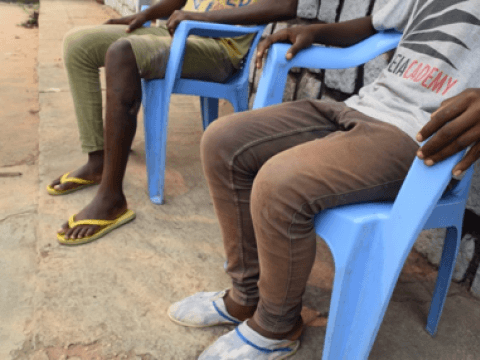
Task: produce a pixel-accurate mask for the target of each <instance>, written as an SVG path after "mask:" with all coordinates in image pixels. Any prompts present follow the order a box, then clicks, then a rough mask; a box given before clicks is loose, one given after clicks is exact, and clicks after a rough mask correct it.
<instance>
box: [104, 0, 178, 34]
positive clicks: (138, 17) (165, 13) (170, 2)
mask: <svg viewBox="0 0 480 360" xmlns="http://www.w3.org/2000/svg"><path fill="white" fill-rule="evenodd" d="M186 2H187V0H161V1H159V2H157V3H156V4H155V5H152V6H150V7H149V8H148V9H146V10H144V11H140V12H139V13H136V14H133V15H130V16H125V17H122V18H120V19H110V20H108V21H107V22H106V23H105V24H121V25H128V28H127V29H126V32H127V33H130V32H132V31H134V30H136V29H138V28H139V27H141V26H142V25H143V24H144V23H145V22H147V21H151V20H156V19H161V18H166V17H169V16H170V15H172V14H173V12H174V11H175V10H179V9H181V8H182V7H183V6H185V4H186Z"/></svg>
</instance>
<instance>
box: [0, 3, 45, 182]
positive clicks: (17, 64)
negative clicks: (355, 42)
mask: <svg viewBox="0 0 480 360" xmlns="http://www.w3.org/2000/svg"><path fill="white" fill-rule="evenodd" d="M34 7H35V5H34V6H28V5H19V4H15V3H0V24H2V26H1V27H0V82H1V83H2V84H3V86H2V87H1V88H0V103H1V106H0V124H1V131H0V168H1V170H0V176H8V175H10V176H13V175H14V174H9V172H8V167H10V166H15V165H21V164H34V163H35V162H36V160H37V157H38V122H39V117H38V112H39V110H40V109H39V103H38V78H37V72H36V66H37V53H38V28H37V27H33V28H26V27H24V26H21V24H22V23H24V22H27V21H28V19H29V17H30V14H31V13H33V9H34ZM36 7H38V5H37V6H36Z"/></svg>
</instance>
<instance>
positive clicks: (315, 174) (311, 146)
mask: <svg viewBox="0 0 480 360" xmlns="http://www.w3.org/2000/svg"><path fill="white" fill-rule="evenodd" d="M417 149H418V145H417V144H416V143H415V142H414V141H413V140H412V139H411V138H410V137H409V136H408V135H407V134H405V133H404V132H402V131H401V130H399V129H398V128H396V127H395V126H393V125H390V124H386V123H384V122H381V121H378V120H376V119H373V118H370V117H368V116H366V115H364V114H362V113H360V112H358V111H356V110H353V109H351V108H348V107H346V106H345V105H344V104H343V103H332V102H322V101H310V100H305V101H298V102H290V103H284V104H281V105H275V106H272V107H269V108H263V109H259V110H255V111H250V112H246V113H239V114H233V115H230V116H228V117H225V118H222V119H219V120H217V121H215V122H214V123H212V124H211V125H210V126H209V128H208V129H207V131H206V132H205V134H204V136H203V139H202V145H201V154H202V161H203V164H204V171H205V175H206V178H207V181H208V184H209V188H210V193H211V196H212V199H213V203H214V207H215V211H216V214H217V216H218V219H219V222H220V227H221V230H222V236H223V241H224V245H225V250H226V254H227V260H228V267H227V272H228V274H229V275H230V277H231V278H232V281H233V288H232V291H231V296H232V299H233V300H234V301H235V302H237V303H239V304H241V305H257V304H258V306H257V311H256V313H255V315H254V317H255V320H256V321H257V323H258V324H259V325H260V326H261V327H262V328H263V329H265V330H267V331H270V332H274V333H284V332H287V331H289V330H291V329H292V328H293V325H294V324H295V322H296V321H297V319H298V317H299V316H300V311H301V308H302V295H303V293H304V291H305V287H306V283H307V279H308V276H309V275H310V271H311V269H312V266H313V262H314V260H315V247H316V235H315V231H314V228H313V222H312V220H313V217H314V215H315V214H316V213H318V212H320V211H322V210H323V209H327V208H331V207H334V206H338V205H343V204H352V203H357V202H362V201H372V200H375V201H380V200H393V199H394V198H395V196H396V195H397V193H398V191H399V189H400V186H401V185H402V182H403V180H404V178H405V176H406V174H407V172H408V169H409V168H410V165H411V163H412V162H413V160H414V158H415V154H416V151H417Z"/></svg>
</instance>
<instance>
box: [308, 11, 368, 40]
mask: <svg viewBox="0 0 480 360" xmlns="http://www.w3.org/2000/svg"><path fill="white" fill-rule="evenodd" d="M309 30H311V31H312V33H313V34H314V37H315V42H316V43H319V44H324V45H331V46H339V47H346V46H351V45H354V44H356V43H358V42H360V41H362V40H364V39H366V38H367V37H369V36H372V35H374V34H375V33H376V32H377V30H375V28H374V27H373V24H372V17H371V16H366V17H363V18H360V19H355V20H349V21H344V22H340V23H335V24H315V25H310V26H309Z"/></svg>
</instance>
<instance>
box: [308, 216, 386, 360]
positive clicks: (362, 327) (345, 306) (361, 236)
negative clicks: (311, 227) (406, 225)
mask: <svg viewBox="0 0 480 360" xmlns="http://www.w3.org/2000/svg"><path fill="white" fill-rule="evenodd" d="M354 228H355V229H348V232H349V233H348V234H345V236H344V237H342V240H343V239H345V240H347V243H346V244H345V246H343V245H342V246H339V247H338V245H334V246H333V247H330V248H331V250H332V254H333V256H334V260H335V278H334V283H333V292H332V297H331V300H330V310H329V315H328V324H327V333H326V336H325V345H324V349H323V355H322V360H338V359H344V360H366V359H367V358H368V354H369V353H370V349H371V347H372V345H373V342H374V340H375V337H376V334H377V332H378V328H379V327H380V324H381V322H382V319H383V316H384V314H385V310H386V308H387V305H388V302H389V299H390V296H391V291H390V288H389V286H387V287H385V285H386V283H388V282H389V281H386V279H385V274H382V268H383V267H385V265H386V264H384V259H383V258H382V255H383V254H382V253H383V250H382V245H381V241H379V239H378V236H376V232H375V231H376V230H377V229H378V227H377V226H376V225H375V224H360V225H358V226H354ZM317 233H318V232H317ZM319 235H320V236H321V237H322V238H324V239H325V240H326V241H327V244H328V243H329V242H328V235H329V234H328V233H319ZM392 274H393V273H392ZM385 281H386V282H385ZM391 282H393V284H392V288H393V286H394V283H395V279H391Z"/></svg>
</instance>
